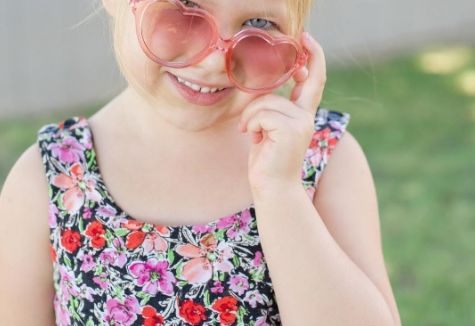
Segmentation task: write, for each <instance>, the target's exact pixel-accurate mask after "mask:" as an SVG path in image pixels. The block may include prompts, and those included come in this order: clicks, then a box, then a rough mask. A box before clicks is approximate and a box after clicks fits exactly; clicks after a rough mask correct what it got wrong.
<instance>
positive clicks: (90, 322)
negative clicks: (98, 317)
mask: <svg viewBox="0 0 475 326" xmlns="http://www.w3.org/2000/svg"><path fill="white" fill-rule="evenodd" d="M86 326H94V322H93V321H92V319H91V317H89V319H88V320H87V322H86Z"/></svg>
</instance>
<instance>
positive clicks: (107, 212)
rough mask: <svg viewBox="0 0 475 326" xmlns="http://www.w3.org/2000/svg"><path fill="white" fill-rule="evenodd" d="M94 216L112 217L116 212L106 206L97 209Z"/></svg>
mask: <svg viewBox="0 0 475 326" xmlns="http://www.w3.org/2000/svg"><path fill="white" fill-rule="evenodd" d="M96 214H97V215H99V216H101V217H112V216H115V215H116V214H117V210H116V209H115V208H114V207H112V206H110V205H106V206H101V207H99V208H98V209H97V210H96Z"/></svg>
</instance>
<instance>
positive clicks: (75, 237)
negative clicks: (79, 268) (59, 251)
mask: <svg viewBox="0 0 475 326" xmlns="http://www.w3.org/2000/svg"><path fill="white" fill-rule="evenodd" d="M61 245H62V246H63V247H64V249H66V250H67V251H69V252H70V253H74V252H75V251H76V250H77V249H78V248H79V247H81V235H80V234H79V232H76V231H72V230H71V229H66V230H65V231H64V232H63V235H62V236H61Z"/></svg>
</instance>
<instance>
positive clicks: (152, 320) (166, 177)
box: [0, 0, 400, 326]
mask: <svg viewBox="0 0 475 326" xmlns="http://www.w3.org/2000/svg"><path fill="white" fill-rule="evenodd" d="M103 4H104V7H105V8H106V9H107V11H108V13H109V14H110V16H111V17H112V19H113V22H114V25H113V26H114V41H115V50H116V55H117V59H118V63H119V66H120V68H121V71H122V72H123V74H124V77H125V78H126V79H127V81H128V83H129V87H127V88H126V89H125V90H124V91H123V92H122V93H121V94H120V95H118V96H117V97H116V98H115V99H113V100H112V101H111V102H109V103H108V104H107V105H106V106H105V107H104V108H102V109H101V110H99V112H97V113H96V114H94V115H93V116H92V117H90V118H87V119H86V118H85V117H83V116H74V117H71V118H69V119H66V120H64V121H61V122H58V123H51V124H48V125H45V126H44V127H42V128H41V130H39V132H38V141H37V143H36V144H34V145H32V146H31V147H30V148H29V149H27V150H26V151H25V153H24V154H23V155H22V156H21V157H20V158H19V160H18V161H17V163H16V164H15V166H14V167H13V169H12V171H11V172H10V174H9V176H8V178H7V180H6V183H5V185H4V188H3V191H2V195H1V198H0V217H1V224H2V230H3V232H2V237H1V238H0V248H1V249H0V255H1V256H0V259H1V268H0V280H1V282H2V283H1V291H0V298H1V302H0V307H1V308H0V309H1V310H2V311H1V317H0V318H2V325H51V324H53V323H56V325H286V326H294V325H295V326H303V325H365V326H367V325H378V326H382V325H400V320H399V315H398V311H397V307H396V303H395V300H394V296H393V293H392V290H391V286H390V282H389V280H388V275H387V272H386V269H385V265H384V258H383V254H382V249H381V239H380V233H379V232H380V231H379V217H378V209H377V200H376V193H375V189H374V187H373V180H372V177H371V172H370V170H369V167H368V164H367V161H366V158H365V155H364V154H363V152H362V149H361V147H360V146H359V144H358V142H357V141H356V140H355V139H354V138H353V136H351V134H350V133H349V132H348V131H346V127H347V124H348V122H349V114H348V113H344V112H338V111H333V110H329V109H324V108H321V107H319V104H320V100H321V98H322V93H323V88H324V84H325V79H326V71H325V60H324V54H323V51H322V48H321V47H320V46H319V44H318V43H317V41H316V40H314V39H313V38H312V37H311V36H309V35H308V34H305V33H304V32H303V28H302V26H303V20H304V17H305V15H306V14H307V13H308V10H309V8H310V0H261V1H258V2H256V1H252V0H227V1H211V0H195V1H186V0H132V1H130V2H129V3H128V2H127V0H103ZM289 80H290V81H292V80H293V81H294V82H295V84H294V88H293V90H292V93H291V95H290V96H289V98H286V97H284V96H279V95H276V94H273V93H272V90H274V89H276V88H277V87H278V86H280V85H282V84H283V83H284V82H286V81H289ZM330 155H331V157H332V159H331V160H330ZM317 186H318V187H317ZM47 223H48V224H47ZM48 226H49V227H48Z"/></svg>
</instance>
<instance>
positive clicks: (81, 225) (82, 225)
mask: <svg viewBox="0 0 475 326" xmlns="http://www.w3.org/2000/svg"><path fill="white" fill-rule="evenodd" d="M79 231H80V232H81V233H83V232H84V221H83V219H82V218H80V219H79Z"/></svg>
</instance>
